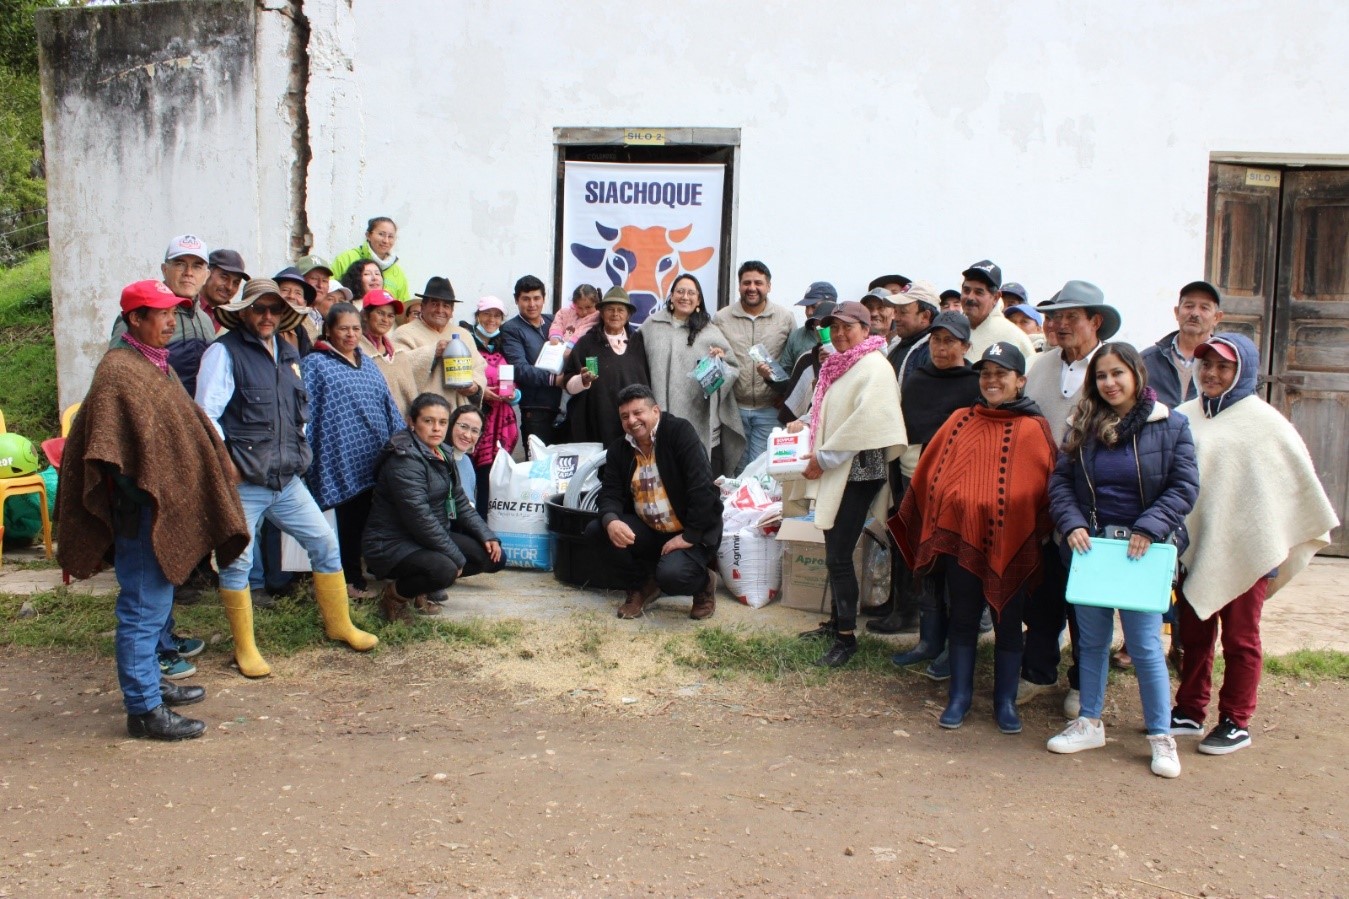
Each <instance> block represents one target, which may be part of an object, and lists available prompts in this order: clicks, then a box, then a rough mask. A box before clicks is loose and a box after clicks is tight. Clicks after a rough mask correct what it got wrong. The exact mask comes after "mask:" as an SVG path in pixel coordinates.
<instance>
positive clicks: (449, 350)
mask: <svg viewBox="0 0 1349 899" xmlns="http://www.w3.org/2000/svg"><path fill="white" fill-rule="evenodd" d="M441 365H442V366H443V371H444V378H445V381H444V383H445V387H446V389H448V390H467V389H468V388H469V387H472V386H473V356H472V354H470V353H469V351H468V347H466V346H464V341H463V340H461V339H460V338H459V335H458V334H451V335H450V345H449V346H447V347H445V355H444V356H442V357H441Z"/></svg>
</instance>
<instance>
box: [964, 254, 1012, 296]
mask: <svg viewBox="0 0 1349 899" xmlns="http://www.w3.org/2000/svg"><path fill="white" fill-rule="evenodd" d="M960 276H961V277H962V278H965V279H970V278H973V279H974V280H975V281H983V282H984V283H985V284H987V285H988V286H989V287H991V288H993V289H994V290H997V289H998V288H1000V287H1002V269H1000V268H998V266H997V264H996V263H994V262H993V261H992V260H991V259H980V260H979V261H978V262H976V263H974V265H971V266H970V267H969V268H967V269H965V270H964V271H963V272H961V273H960Z"/></svg>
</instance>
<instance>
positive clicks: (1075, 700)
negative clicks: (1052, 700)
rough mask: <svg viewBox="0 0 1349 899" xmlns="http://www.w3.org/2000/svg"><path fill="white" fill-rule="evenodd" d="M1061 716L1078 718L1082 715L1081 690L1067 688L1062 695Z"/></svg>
mask: <svg viewBox="0 0 1349 899" xmlns="http://www.w3.org/2000/svg"><path fill="white" fill-rule="evenodd" d="M1063 717H1065V718H1080V717H1082V691H1081V690H1074V689H1072V688H1071V687H1069V688H1068V692H1067V693H1066V694H1064V697H1063Z"/></svg>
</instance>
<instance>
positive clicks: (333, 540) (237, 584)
mask: <svg viewBox="0 0 1349 899" xmlns="http://www.w3.org/2000/svg"><path fill="white" fill-rule="evenodd" d="M239 501H240V502H242V503H243V507H244V520H245V521H246V522H247V523H248V532H249V533H250V534H254V535H256V534H257V532H258V524H259V523H260V522H261V520H262V518H263V516H266V518H267V520H268V521H270V522H272V524H274V525H276V526H277V527H279V528H280V529H281V530H283V531H285V532H286V533H287V534H290V535H291V536H292V537H294V538H295V539H296V540H298V541H299V543H300V545H301V546H303V547H304V548H305V550H306V551H308V553H309V564H310V566H311V567H312V568H313V570H314V571H316V572H318V573H320V574H333V573H335V572H338V571H341V570H342V556H341V554H340V553H339V552H338V549H337V535H336V534H334V533H333V529H332V528H330V527H329V526H328V522H327V520H326V519H325V518H324V517H323V513H322V512H320V511H319V505H318V503H316V502H314V497H313V496H312V495H311V494H310V493H309V488H308V487H306V486H305V485H304V481H302V480H300V478H299V477H298V476H293V477H291V479H290V480H289V481H287V482H286V485H285V486H284V487H282V488H281V489H280V490H271V489H269V488H267V487H261V486H259V485H257V484H251V483H243V484H240V485H239ZM257 542H258V541H257V539H256V537H255V539H253V540H250V541H248V546H246V547H244V551H243V552H241V553H240V554H239V558H237V559H235V560H234V561H233V562H231V563H230V564H229V567H227V568H225V569H224V570H223V571H221V572H220V587H221V589H222V590H243V589H245V588H247V587H248V572H249V571H250V570H251V569H252V567H253V552H254V549H255V548H256V546H257Z"/></svg>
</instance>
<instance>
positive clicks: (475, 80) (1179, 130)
mask: <svg viewBox="0 0 1349 899" xmlns="http://www.w3.org/2000/svg"><path fill="white" fill-rule="evenodd" d="M40 25H41V42H42V47H43V54H44V93H45V95H46V96H45V98H44V102H45V103H46V108H45V112H46V118H47V125H46V127H47V147H48V160H47V161H48V171H49V172H50V182H49V183H50V191H49V192H50V197H51V230H52V248H53V287H54V292H55V294H56V296H55V300H56V305H57V345H58V365H59V372H60V375H61V379H62V380H61V396H62V402H63V403H65V402H69V401H70V400H71V399H73V398H77V397H78V396H79V395H80V394H81V393H82V392H83V390H84V386H85V384H87V379H88V375H89V372H90V371H92V367H93V362H94V361H95V360H96V358H97V352H98V351H99V349H100V348H101V338H102V335H103V334H105V333H106V329H107V327H108V323H109V322H110V321H111V316H112V315H113V314H114V312H115V309H116V290H117V288H118V287H120V285H122V284H124V283H126V282H127V281H129V280H132V279H134V278H137V277H145V276H149V275H153V274H155V273H156V272H157V271H158V262H159V258H160V256H159V254H160V252H161V247H162V245H163V244H164V242H165V241H166V240H167V239H168V237H170V236H171V235H173V234H175V233H179V232H182V231H194V232H196V233H198V234H200V235H201V236H202V237H203V238H205V239H206V240H207V241H209V242H211V243H212V244H214V245H226V244H228V245H233V246H235V247H237V248H238V249H240V250H241V251H242V252H243V253H244V255H245V257H246V258H247V259H248V261H249V262H250V264H251V266H252V267H253V268H254V269H255V270H257V271H260V272H263V273H270V272H273V271H275V270H276V269H278V268H280V267H281V266H282V265H283V264H284V262H285V260H286V259H288V258H292V257H293V255H294V254H295V253H296V252H297V250H298V249H299V248H301V246H302V245H303V244H305V243H311V245H312V246H313V248H314V249H315V250H316V251H318V252H321V253H324V254H328V255H335V254H336V253H338V252H340V251H342V250H344V249H346V248H348V247H351V246H354V245H356V244H357V243H358V242H359V241H360V239H361V232H362V230H363V226H364V223H365V220H366V219H367V218H368V217H369V216H371V215H375V214H387V215H391V216H392V217H393V218H394V219H396V220H397V221H398V222H399V224H400V238H399V247H398V249H399V252H400V254H401V256H402V257H403V260H404V265H405V267H406V268H407V270H408V274H409V278H410V280H411V281H412V282H413V284H414V285H420V284H421V283H423V282H424V280H425V279H426V278H427V277H428V276H430V275H432V274H446V275H449V276H450V277H451V278H452V279H453V281H454V283H455V285H456V288H457V289H458V290H459V292H460V294H461V295H464V296H467V297H473V296H476V295H479V294H482V293H496V294H499V295H508V294H509V290H510V287H511V284H512V283H513V281H514V279H515V278H516V277H517V276H519V275H520V274H522V273H525V272H533V273H536V274H540V275H543V276H544V277H545V278H546V277H547V276H548V274H549V273H550V272H551V271H552V241H553V233H552V232H553V208H552V204H553V185H554V179H555V168H554V160H555V153H554V147H553V143H552V141H553V128H555V127H559V126H573V127H583V126H612V127H623V126H631V125H638V126H652V125H655V126H711V127H737V128H740V129H741V133H742V141H743V143H742V153H741V157H740V168H739V170H738V206H739V209H738V217H737V232H736V245H735V252H734V257H735V259H736V260H740V259H745V258H750V257H758V258H762V259H764V260H765V261H767V262H768V263H769V265H770V266H771V267H772V269H773V272H774V279H773V282H774V293H775V296H776V297H777V298H778V299H780V300H783V301H788V302H790V301H792V300H794V299H795V298H796V297H798V296H800V293H801V291H802V290H803V289H804V287H805V285H806V284H807V283H808V282H810V281H812V280H815V279H818V278H828V279H830V280H833V281H834V282H835V284H837V285H838V287H839V288H840V290H841V291H842V292H843V293H844V294H845V295H848V294H860V293H861V291H862V289H863V288H864V287H865V283H866V281H867V280H868V279H869V278H870V277H871V276H873V275H875V274H879V273H881V272H884V271H891V270H899V271H901V272H903V273H905V274H907V275H909V276H910V277H924V278H928V279H930V280H933V281H935V282H936V283H937V284H938V286H940V287H946V286H955V285H956V283H957V280H958V273H959V271H960V270H961V269H962V268H964V267H965V266H966V265H967V264H968V263H970V262H972V261H974V260H976V259H979V258H982V257H985V256H987V257H990V258H993V259H994V260H996V261H998V262H999V263H1001V264H1002V266H1003V269H1004V272H1005V274H1006V277H1007V278H1008V279H1009V280H1018V281H1021V282H1022V283H1024V284H1026V285H1027V287H1028V288H1029V289H1030V292H1031V295H1032V299H1033V300H1039V299H1043V298H1045V297H1046V296H1048V295H1049V294H1050V293H1052V292H1053V291H1054V290H1055V289H1057V287H1058V286H1060V285H1061V284H1062V282H1063V281H1064V280H1067V279H1068V278H1087V279H1090V280H1093V281H1096V282H1097V283H1098V284H1100V285H1101V286H1102V287H1103V288H1104V289H1105V292H1106V295H1107V297H1108V298H1109V299H1111V300H1112V301H1114V302H1115V303H1117V304H1118V305H1119V306H1121V307H1122V308H1123V310H1124V312H1125V328H1124V332H1123V334H1124V336H1125V337H1128V338H1132V339H1135V340H1144V339H1150V338H1153V337H1155V336H1156V335H1157V334H1159V333H1160V332H1161V331H1162V330H1163V329H1164V328H1165V324H1166V320H1167V316H1168V315H1169V311H1168V310H1169V308H1170V305H1171V304H1172V299H1173V296H1174V291H1175V289H1176V287H1177V286H1179V285H1180V284H1182V283H1184V282H1185V281H1187V280H1190V279H1191V278H1192V277H1195V276H1197V275H1199V274H1200V273H1201V272H1202V270H1203V242H1204V226H1205V204H1206V189H1207V170H1208V158H1209V153H1210V152H1212V151H1215V150H1248V151H1263V152H1287V153H1298V152H1303V153H1308V152H1319V153H1349V139H1347V138H1346V135H1349V105H1346V104H1345V103H1343V102H1342V99H1343V98H1342V96H1341V95H1342V93H1343V86H1344V77H1343V72H1342V62H1341V60H1342V56H1343V52H1342V48H1343V45H1344V43H1345V39H1346V37H1349V6H1346V5H1345V4H1343V3H1342V2H1337V0H1305V2H1303V3H1300V4H1298V5H1297V6H1296V7H1292V8H1290V7H1287V6H1286V5H1284V4H1276V3H1274V2H1272V0H1244V2H1237V3H1232V2H1227V0H1223V2H1220V0H1196V2H1193V3H1187V4H1164V3H1160V2H1146V3H1142V4H1132V5H1130V4H1122V5H1121V4H1105V3H1096V2H1092V3H1085V4H1084V3H1072V2H1068V0H1027V2H1024V3H1017V4H1008V3H1004V2H986V0H960V2H953V3H945V4H937V3H927V4H904V5H902V6H896V5H891V6H886V5H877V4H875V3H870V2H863V0H835V2H832V3H828V4H818V3H809V2H804V0H801V2H782V3H775V4H757V3H756V4H751V3H726V2H724V0H682V2H680V3H679V4H676V5H673V6H667V7H652V6H649V5H642V6H638V7H634V6H633V5H631V4H619V3H613V2H599V0H577V2H574V3H570V4H564V5H562V6H559V5H557V4H552V3H542V2H536V0H529V2H520V3H509V4H508V3H488V2H484V0H453V2H446V0H399V2H397V3H393V2H389V0H255V2H252V3H250V2H248V0H188V2H181V0H180V2H172V3H156V4H135V5H130V6H124V7H110V8H94V9H85V10H66V11H53V12H47V13H43V14H42V15H41V16H40ZM147 63H153V64H152V65H147ZM301 106H302V108H301ZM306 153H307V154H308V157H307V158H306ZM306 231H307V232H308V235H311V236H312V240H306V236H307V235H306ZM461 311H462V310H461Z"/></svg>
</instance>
